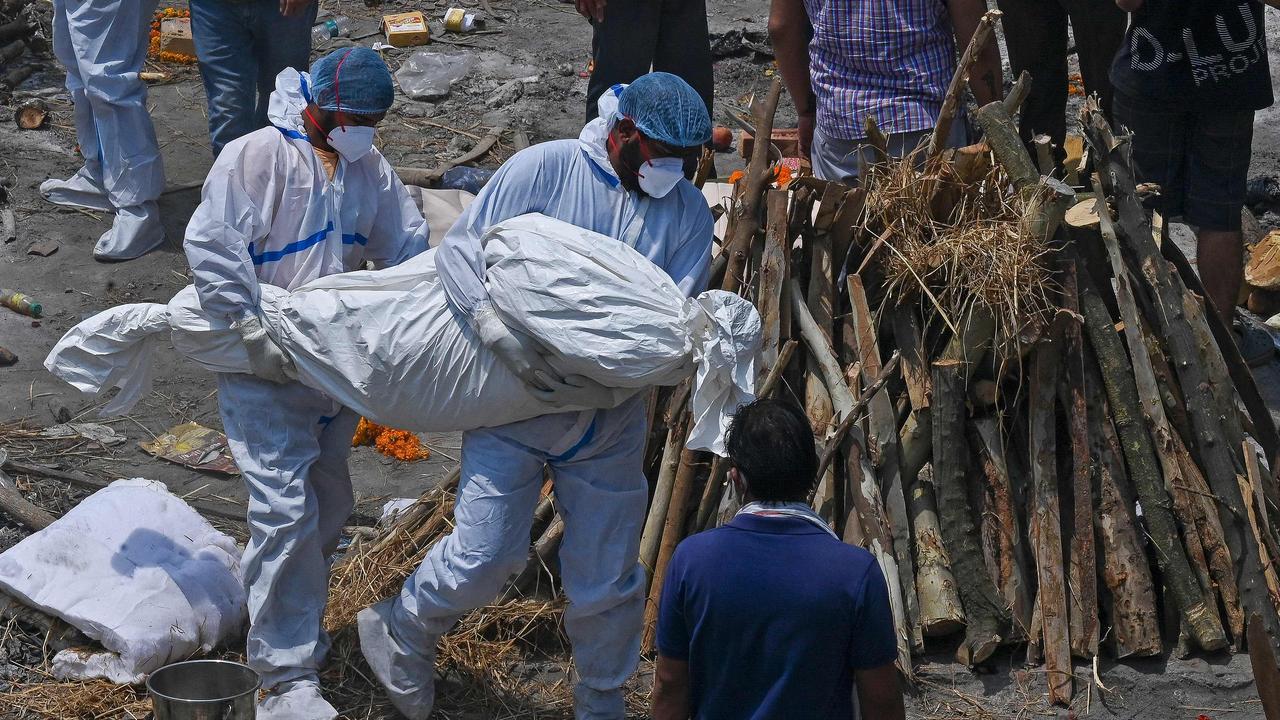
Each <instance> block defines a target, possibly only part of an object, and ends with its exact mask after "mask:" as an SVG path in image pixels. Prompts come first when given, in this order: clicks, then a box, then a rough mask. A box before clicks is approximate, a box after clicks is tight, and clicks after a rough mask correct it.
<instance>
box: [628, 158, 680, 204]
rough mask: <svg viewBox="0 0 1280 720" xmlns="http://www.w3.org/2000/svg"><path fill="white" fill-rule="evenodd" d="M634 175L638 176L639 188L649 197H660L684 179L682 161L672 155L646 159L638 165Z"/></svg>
mask: <svg viewBox="0 0 1280 720" xmlns="http://www.w3.org/2000/svg"><path fill="white" fill-rule="evenodd" d="M636 175H637V176H639V181H640V189H641V190H644V191H645V193H647V194H648V195H649V196H650V197H656V198H660V197H662V196H664V195H666V194H667V193H669V192H671V188H673V187H675V186H676V183H678V182H680V181H681V180H682V179H684V161H683V160H681V159H680V158H674V157H665V158H658V159H657V160H648V161H646V162H645V163H644V164H643V165H641V166H640V169H639V170H638V171H636Z"/></svg>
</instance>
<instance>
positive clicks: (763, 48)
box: [711, 29, 773, 59]
mask: <svg viewBox="0 0 1280 720" xmlns="http://www.w3.org/2000/svg"><path fill="white" fill-rule="evenodd" d="M746 52H751V53H754V54H756V55H763V56H765V57H773V48H771V47H770V46H769V39H768V37H767V36H766V35H765V33H763V32H756V31H752V30H745V29H744V30H730V31H728V32H723V33H712V34H711V57H713V58H716V59H719V58H725V57H733V56H735V55H742V54H744V53H746Z"/></svg>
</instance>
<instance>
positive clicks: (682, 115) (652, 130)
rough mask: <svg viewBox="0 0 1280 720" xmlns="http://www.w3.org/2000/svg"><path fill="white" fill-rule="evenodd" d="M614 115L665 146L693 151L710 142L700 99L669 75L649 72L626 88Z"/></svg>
mask: <svg viewBox="0 0 1280 720" xmlns="http://www.w3.org/2000/svg"><path fill="white" fill-rule="evenodd" d="M618 113H619V114H621V115H623V116H625V117H629V118H631V121H632V122H634V123H635V124H636V127H637V128H639V129H640V132H642V133H644V134H645V135H647V136H649V137H651V138H653V139H654V140H657V141H658V142H663V143H666V144H668V145H674V146H676V147H694V146H697V145H703V144H705V143H707V142H708V141H709V140H711V116H710V115H708V114H707V105H706V103H704V102H703V101H702V96H700V95H698V93H697V92H695V91H694V89H693V88H691V87H689V83H687V82H685V81H684V80H681V79H680V78H678V77H676V76H675V75H672V74H671V73H664V72H652V73H649V74H648V75H642V76H640V78H639V79H637V80H636V81H635V82H633V83H631V84H630V85H628V86H627V87H626V89H624V90H623V91H622V94H621V95H620V96H619V97H618Z"/></svg>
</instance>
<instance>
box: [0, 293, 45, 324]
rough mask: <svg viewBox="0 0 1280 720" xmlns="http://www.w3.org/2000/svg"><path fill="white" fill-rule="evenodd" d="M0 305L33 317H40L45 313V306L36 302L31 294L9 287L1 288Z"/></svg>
mask: <svg viewBox="0 0 1280 720" xmlns="http://www.w3.org/2000/svg"><path fill="white" fill-rule="evenodd" d="M0 305H3V306H5V307H7V308H9V309H10V310H12V311H14V312H16V313H22V314H23V315H29V316H30V317H33V318H38V317H40V315H41V314H42V313H44V306H43V305H41V304H40V303H38V302H36V301H35V299H34V298H32V297H31V296H30V295H27V294H25V293H20V292H18V291H17V290H10V289H8V288H0Z"/></svg>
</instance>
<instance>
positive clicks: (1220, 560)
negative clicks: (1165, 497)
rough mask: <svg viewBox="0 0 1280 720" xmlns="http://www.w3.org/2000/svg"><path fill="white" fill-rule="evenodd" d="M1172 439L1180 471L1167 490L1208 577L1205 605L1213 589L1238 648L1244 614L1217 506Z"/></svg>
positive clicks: (1193, 464) (1176, 438) (1193, 465)
mask: <svg viewBox="0 0 1280 720" xmlns="http://www.w3.org/2000/svg"><path fill="white" fill-rule="evenodd" d="M1172 440H1173V444H1172V450H1173V455H1174V457H1175V458H1176V459H1177V462H1178V467H1179V468H1180V470H1181V472H1180V474H1179V476H1178V477H1177V478H1176V480H1174V482H1173V484H1172V486H1171V487H1170V491H1171V492H1170V494H1171V495H1172V496H1173V498H1174V504H1175V506H1178V507H1179V508H1181V509H1180V513H1183V517H1186V518H1188V519H1189V520H1190V522H1191V525H1192V528H1191V529H1193V530H1194V532H1195V534H1196V539H1197V541H1198V543H1199V546H1200V550H1201V552H1202V553H1203V555H1204V570H1205V572H1206V573H1207V575H1208V577H1207V578H1206V579H1207V581H1208V582H1203V583H1202V584H1203V585H1204V587H1205V588H1206V590H1207V592H1208V595H1209V598H1208V602H1209V603H1211V604H1212V603H1214V602H1216V601H1215V600H1214V599H1213V591H1214V589H1215V588H1216V590H1217V594H1218V596H1219V597H1220V598H1221V600H1222V608H1223V609H1224V610H1225V612H1226V619H1227V629H1228V630H1229V631H1230V632H1231V636H1232V637H1233V638H1235V642H1236V644H1237V645H1239V643H1240V642H1241V640H1243V638H1244V630H1245V628H1244V611H1243V610H1242V609H1241V608H1240V590H1239V588H1238V587H1237V586H1236V578H1235V572H1234V565H1233V563H1232V560H1231V549H1230V548H1228V547H1227V543H1226V540H1225V539H1224V537H1223V532H1222V523H1221V522H1220V521H1219V519H1218V507H1217V503H1216V502H1214V498H1213V494H1212V493H1211V492H1210V491H1209V485H1208V483H1207V482H1206V481H1205V479H1204V474H1203V473H1201V472H1200V468H1199V467H1197V466H1196V462H1195V460H1194V459H1192V457H1191V452H1190V451H1189V450H1188V449H1187V446H1186V444H1185V443H1183V441H1182V438H1181V437H1179V436H1178V435H1177V434H1175V435H1174V436H1173V438H1172ZM1166 482H1168V480H1166Z"/></svg>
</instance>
